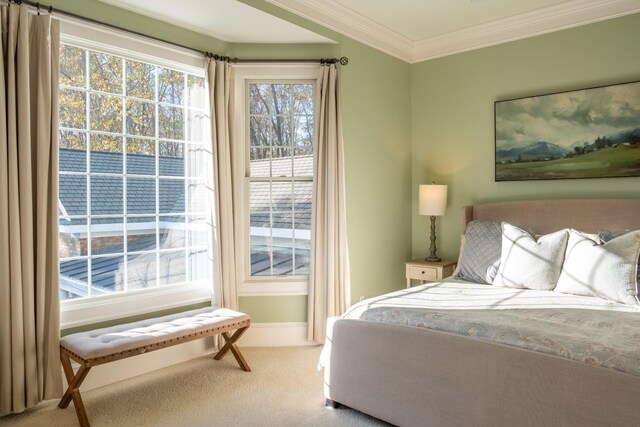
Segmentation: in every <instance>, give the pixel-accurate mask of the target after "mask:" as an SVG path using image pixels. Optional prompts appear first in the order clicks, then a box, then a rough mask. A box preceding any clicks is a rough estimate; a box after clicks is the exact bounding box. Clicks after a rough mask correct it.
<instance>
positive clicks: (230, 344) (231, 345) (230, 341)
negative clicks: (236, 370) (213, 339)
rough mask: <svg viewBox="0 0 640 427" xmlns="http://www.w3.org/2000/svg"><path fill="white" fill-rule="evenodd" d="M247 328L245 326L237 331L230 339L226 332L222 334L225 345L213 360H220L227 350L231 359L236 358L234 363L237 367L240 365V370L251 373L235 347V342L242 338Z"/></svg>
mask: <svg viewBox="0 0 640 427" xmlns="http://www.w3.org/2000/svg"><path fill="white" fill-rule="evenodd" d="M248 328H249V327H248V326H245V327H244V328H240V329H238V330H237V331H236V332H235V333H234V334H233V335H231V337H229V334H228V333H227V332H223V333H222V334H221V335H222V337H223V338H224V340H225V341H226V344H225V345H224V347H222V348H221V349H220V351H219V352H218V354H216V355H215V357H214V359H215V360H220V359H222V358H223V357H224V355H225V354H227V352H228V351H229V350H231V353H232V354H233V357H235V358H236V361H237V362H238V365H240V367H241V368H242V370H243V371H246V372H251V368H249V365H248V364H247V361H246V360H244V357H242V353H240V349H238V346H237V345H236V341H238V339H239V338H240V337H241V336H242V334H244V333H245V331H246V330H247V329H248Z"/></svg>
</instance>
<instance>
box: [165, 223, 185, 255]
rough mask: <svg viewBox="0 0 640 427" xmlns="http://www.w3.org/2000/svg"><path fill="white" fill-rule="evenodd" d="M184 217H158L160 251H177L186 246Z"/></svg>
mask: <svg viewBox="0 0 640 427" xmlns="http://www.w3.org/2000/svg"><path fill="white" fill-rule="evenodd" d="M186 228H187V227H186V224H185V219H184V216H161V217H160V249H179V248H184V247H186V246H187V230H186Z"/></svg>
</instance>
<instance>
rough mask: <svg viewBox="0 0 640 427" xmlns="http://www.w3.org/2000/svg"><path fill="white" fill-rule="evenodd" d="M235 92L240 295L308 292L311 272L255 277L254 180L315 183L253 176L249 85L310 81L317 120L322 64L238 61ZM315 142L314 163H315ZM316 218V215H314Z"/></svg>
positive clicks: (302, 293)
mask: <svg viewBox="0 0 640 427" xmlns="http://www.w3.org/2000/svg"><path fill="white" fill-rule="evenodd" d="M233 67H234V77H235V87H234V89H235V93H236V94H238V96H237V97H236V100H241V101H242V102H236V103H235V117H236V119H237V120H236V123H235V131H236V135H238V141H240V142H241V143H238V146H239V150H238V154H237V158H236V163H237V165H238V166H239V167H238V168H236V169H237V171H238V172H237V175H236V177H235V179H236V182H239V183H241V185H242V195H241V197H239V203H238V204H239V209H238V213H237V216H236V220H237V221H239V223H240V224H242V226H241V227H239V228H240V234H241V236H240V238H239V239H237V241H236V245H237V246H238V248H237V250H238V252H237V253H239V254H241V256H240V257H238V258H239V259H238V260H237V264H236V268H237V272H238V275H239V280H238V295H239V296H274V295H308V287H309V278H308V275H296V276H251V254H250V229H251V221H250V208H249V195H250V191H249V188H250V183H251V182H252V181H253V182H257V181H260V182H273V181H278V180H283V181H286V182H292V181H293V182H311V183H313V182H314V180H315V177H311V179H308V178H304V179H296V178H294V177H293V176H291V177H285V178H278V177H269V178H266V177H254V178H251V177H250V175H249V174H250V164H249V163H250V159H249V155H248V153H249V145H250V141H249V139H248V135H249V131H248V130H249V120H248V118H249V116H250V114H249V84H251V83H257V82H269V83H286V84H296V83H306V84H309V83H310V84H313V97H314V120H317V115H318V114H317V113H318V102H317V100H318V95H317V88H318V75H319V71H320V65H319V64H309V63H293V64H235V65H233ZM315 155H316V153H315V144H314V163H315ZM312 217H313V214H312Z"/></svg>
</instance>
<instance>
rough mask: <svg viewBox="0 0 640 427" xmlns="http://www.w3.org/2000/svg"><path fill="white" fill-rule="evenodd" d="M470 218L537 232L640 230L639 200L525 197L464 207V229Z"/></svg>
mask: <svg viewBox="0 0 640 427" xmlns="http://www.w3.org/2000/svg"><path fill="white" fill-rule="evenodd" d="M471 220H483V221H506V222H509V223H512V224H522V225H527V226H528V227H530V228H531V229H532V230H533V231H534V232H535V233H536V234H547V233H550V232H553V231H556V230H561V229H563V228H575V229H577V230H580V231H584V232H587V233H596V232H598V230H627V229H632V230H635V229H640V199H568V200H522V201H511V202H497V203H485V204H479V205H474V206H465V207H463V208H462V232H463V233H464V232H465V231H466V228H467V224H468V223H469V221H471Z"/></svg>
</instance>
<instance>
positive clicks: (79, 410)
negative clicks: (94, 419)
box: [58, 351, 91, 427]
mask: <svg viewBox="0 0 640 427" xmlns="http://www.w3.org/2000/svg"><path fill="white" fill-rule="evenodd" d="M60 361H61V362H62V368H63V369H64V375H65V377H67V383H68V384H69V385H68V387H67V391H65V392H64V395H63V396H62V399H60V403H58V407H59V408H66V407H67V406H69V403H70V402H71V400H72V399H73V406H74V408H75V410H76V415H77V416H78V422H79V423H80V425H81V426H82V427H89V418H88V417H87V411H86V410H85V408H84V403H83V402H82V397H81V396H80V385H81V384H82V382H83V381H84V379H85V378H86V377H87V374H88V373H89V370H90V369H91V367H90V366H87V365H85V364H84V363H81V364H80V369H78V372H76V374H75V375H74V374H73V368H72V367H71V359H69V356H68V355H66V354H65V353H64V352H62V351H61V352H60Z"/></svg>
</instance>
